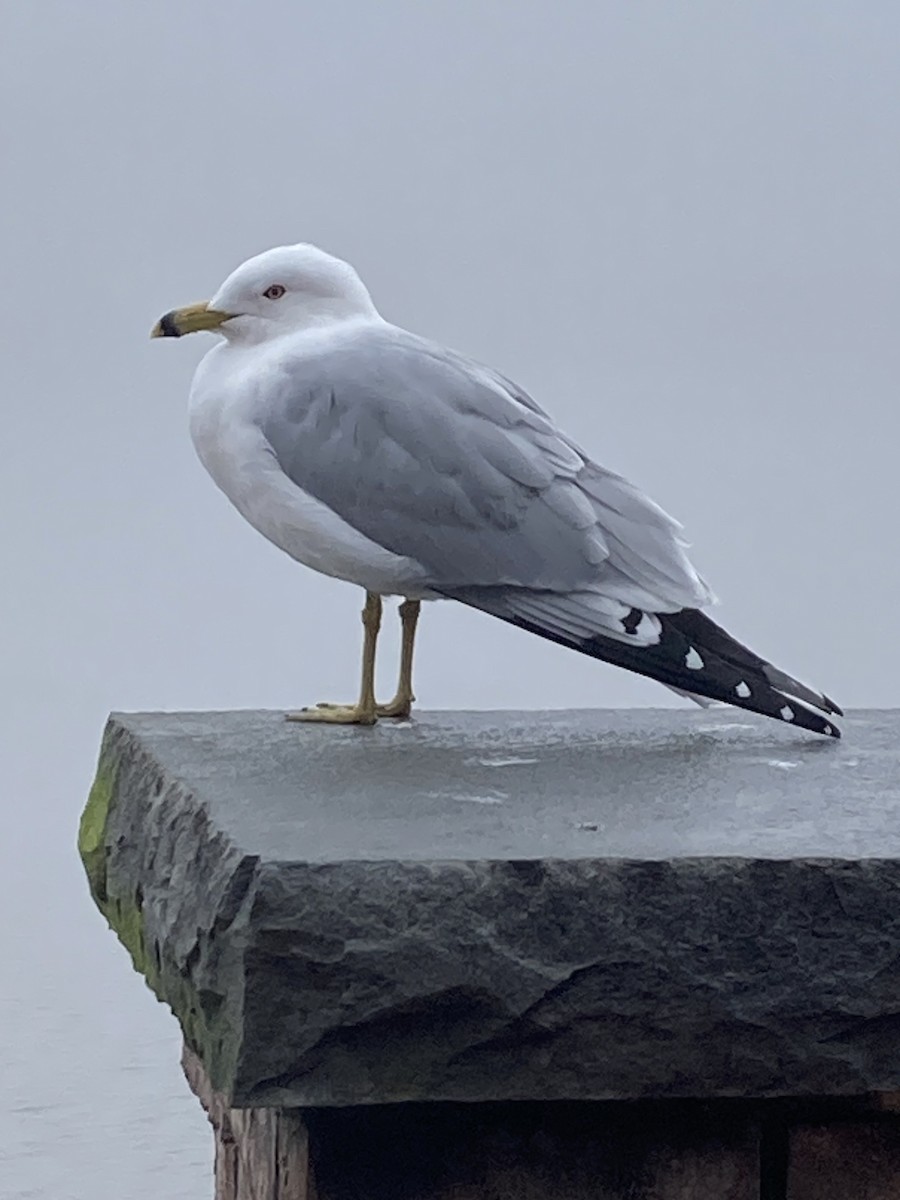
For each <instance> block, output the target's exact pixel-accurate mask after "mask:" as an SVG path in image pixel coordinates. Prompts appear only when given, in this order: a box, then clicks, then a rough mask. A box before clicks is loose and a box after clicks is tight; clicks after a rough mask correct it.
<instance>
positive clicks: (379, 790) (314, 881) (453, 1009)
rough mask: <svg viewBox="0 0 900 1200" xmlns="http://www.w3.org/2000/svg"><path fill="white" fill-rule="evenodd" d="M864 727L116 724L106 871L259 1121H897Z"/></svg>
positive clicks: (571, 722) (103, 898)
mask: <svg viewBox="0 0 900 1200" xmlns="http://www.w3.org/2000/svg"><path fill="white" fill-rule="evenodd" d="M843 728H844V735H845V736H844V740H843V741H841V742H833V741H826V740H824V739H817V738H814V737H810V736H804V735H803V734H802V733H799V732H797V731H792V730H790V729H783V728H781V727H780V726H778V725H775V724H773V723H771V722H763V721H758V720H755V719H752V718H745V717H744V716H743V714H741V713H739V712H736V711H734V710H725V709H723V710H716V711H712V712H704V713H693V712H681V711H646V710H642V711H628V712H612V711H590V712H554V713H546V714H542V713H471V714H466V713H432V714H426V715H424V716H423V717H420V718H419V719H418V720H417V721H416V722H414V723H413V724H411V725H406V726H402V725H401V726H398V725H388V724H387V723H383V724H382V725H380V726H378V727H376V728H374V729H352V728H340V729H335V728H322V727H311V726H298V725H296V724H287V723H286V722H284V721H283V719H282V717H281V714H279V713H260V712H238V713H215V714H140V715H129V716H119V717H114V718H112V719H111V721H110V725H109V727H108V729H107V732H106V735H105V738H104V745H103V750H102V753H101V765H100V773H99V775H98V780H100V779H102V780H104V781H105V782H104V784H103V787H102V788H100V789H99V790H97V789H95V790H96V791H97V795H98V796H99V797H100V799H99V800H97V799H95V800H93V801H92V804H93V805H94V810H93V812H92V823H93V827H94V828H95V829H98V830H99V834H98V837H99V841H100V843H101V845H100V849H99V851H98V852H97V853H95V854H94V855H93V857H92V858H91V859H90V866H89V873H90V876H91V881H92V887H93V889H94V894H95V897H96V898H97V899H98V903H100V904H101V907H102V908H103V910H104V912H105V913H106V915H107V917H108V918H109V919H110V921H111V923H112V924H113V926H114V927H115V928H116V929H117V931H118V932H119V934H120V936H121V937H122V938H123V940H124V941H125V942H126V944H127V945H128V946H129V949H130V950H131V952H132V955H133V957H134V959H135V963H136V965H137V966H138V969H140V970H141V971H142V972H143V973H144V974H145V975H146V976H147V978H148V981H149V982H150V984H151V986H152V987H153V988H154V990H155V991H156V992H157V994H158V995H160V997H161V998H163V999H165V1000H167V1001H168V1002H169V1003H170V1004H171V1005H172V1007H173V1008H174V1010H175V1012H176V1015H177V1016H178V1017H179V1019H180V1020H181V1022H182V1024H183V1026H184V1028H185V1033H186V1037H187V1039H188V1041H189V1042H190V1043H191V1044H192V1045H193V1046H194V1047H195V1049H196V1050H197V1051H198V1053H199V1054H200V1056H201V1058H202V1060H203V1062H204V1063H205V1065H206V1068H207V1070H208V1071H209V1073H210V1077H211V1079H212V1081H213V1084H214V1086H215V1087H217V1088H218V1089H219V1090H221V1091H222V1092H223V1093H225V1094H226V1095H227V1096H229V1097H230V1098H231V1099H232V1100H233V1101H234V1102H235V1103H236V1104H239V1105H247V1104H253V1105H321V1106H328V1105H352V1104H363V1103H387V1102H391V1101H399V1100H441V1099H445V1100H506V1099H531V1100H540V1099H546V1100H550V1099H615V1098H618V1099H624V1098H639V1097H656V1098H664V1097H675V1096H701V1097H702V1096H774V1095H822V1094H826V1095H841V1094H844V1095H856V1094H861V1093H863V1092H867V1091H872V1090H887V1091H893V1090H897V1089H900V1054H898V1052H897V1040H898V1035H900V820H898V816H900V750H898V742H900V713H895V712H869V713H865V712H856V713H851V714H850V716H849V719H847V720H846V721H845V722H843ZM83 849H84V848H83ZM86 861H87V857H86Z"/></svg>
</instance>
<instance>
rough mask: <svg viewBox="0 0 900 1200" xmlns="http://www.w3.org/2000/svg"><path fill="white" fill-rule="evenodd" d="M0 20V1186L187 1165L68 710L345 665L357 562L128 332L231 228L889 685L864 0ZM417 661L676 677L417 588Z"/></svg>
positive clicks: (192, 291) (894, 641)
mask: <svg viewBox="0 0 900 1200" xmlns="http://www.w3.org/2000/svg"><path fill="white" fill-rule="evenodd" d="M2 25H3V36H2V41H0V135H2V164H3V182H2V184H0V186H2V189H3V193H2V194H3V208H2V213H3V219H2V222H0V243H2V247H0V264H2V274H0V344H2V354H0V384H2V387H0V403H2V405H3V414H4V420H3V434H2V439H0V453H2V471H0V488H2V508H0V511H2V528H0V538H2V548H0V562H2V592H0V597H2V611H0V616H2V620H0V639H2V657H0V662H2V680H3V685H2V701H0V703H2V722H0V738H2V746H0V749H2V753H3V776H2V778H3V781H4V792H5V796H4V820H3V826H2V830H3V832H2V843H0V904H2V914H3V916H2V926H0V1043H2V1044H0V1063H2V1067H3V1070H2V1076H3V1082H2V1085H0V1111H2V1110H3V1109H4V1108H5V1109H6V1110H7V1111H6V1112H5V1113H4V1115H3V1126H4V1130H5V1133H4V1139H3V1144H2V1146H0V1175H2V1176H3V1177H4V1179H5V1180H9V1179H12V1181H13V1186H12V1190H9V1184H8V1183H7V1184H4V1191H3V1195H4V1197H5V1198H10V1197H16V1198H23V1200H24V1198H25V1197H41V1198H43V1197H53V1198H54V1200H67V1198H70V1197H71V1198H72V1200H82V1198H83V1197H91V1200H121V1197H123V1196H127V1197H129V1198H130V1200H144V1198H149V1197H151V1196H157V1195H166V1196H167V1197H169V1198H170V1200H180V1198H182V1197H183V1198H185V1200H186V1198H187V1197H191V1198H192V1200H193V1198H194V1197H198V1196H205V1195H208V1194H210V1191H211V1186H212V1185H211V1180H210V1177H209V1154H210V1139H209V1135H208V1133H207V1129H206V1125H205V1121H204V1119H203V1118H202V1116H201V1114H200V1110H199V1106H198V1105H197V1104H196V1102H195V1101H194V1100H193V1098H192V1097H190V1096H189V1095H188V1094H187V1091H186V1088H185V1086H184V1085H183V1083H182V1081H181V1078H180V1073H179V1069H178V1066H177V1053H178V1038H177V1034H176V1027H175V1022H174V1021H173V1019H172V1018H171V1016H170V1015H169V1013H168V1011H167V1010H165V1009H164V1008H163V1007H162V1006H159V1005H157V1004H156V1003H155V1002H154V1000H153V998H152V997H151V995H150V994H149V993H148V992H147V990H146V989H145V988H144V986H143V984H142V983H141V981H140V980H139V979H138V977H137V976H136V975H133V974H132V973H131V972H130V969H129V965H128V961H127V958H126V955H125V952H124V951H123V950H122V949H121V948H120V947H119V946H118V944H117V943H116V942H115V940H114V938H113V937H112V936H111V935H110V934H109V933H108V931H107V930H106V929H105V927H104V925H103V922H102V920H101V919H100V917H99V915H98V914H97V913H96V911H95V910H94V909H93V906H92V904H91V903H90V901H89V899H88V896H87V888H86V885H85V883H84V881H83V878H82V874H81V869H80V865H79V863H78V861H77V857H76V854H75V831H76V826H77V820H78V815H79V812H80V809H81V807H82V805H83V802H84V799H85V797H86V794H87V790H88V787H89V784H90V781H91V777H92V771H93V767H94V762H95V757H96V752H97V748H98V745H99V739H100V735H101V731H102V728H103V723H104V719H105V717H106V714H107V712H108V711H109V710H110V709H159V708H171V709H186V708H234V707H275V708H281V707H297V706H298V705H302V704H304V703H308V702H312V701H316V700H320V699H337V700H345V699H351V698H353V696H354V695H355V691H356V685H357V675H358V658H359V636H360V626H359V621H358V610H359V607H360V602H361V598H362V597H361V595H360V594H359V593H358V592H357V591H356V590H355V589H353V588H352V587H350V586H348V585H346V584H341V583H337V582H333V581H330V580H326V579H324V578H321V577H318V576H314V575H312V574H311V573H309V572H306V571H304V570H303V569H302V568H300V567H298V566H296V565H295V564H293V563H292V562H290V561H289V560H288V559H287V558H286V557H283V556H282V555H281V554H280V552H278V551H277V550H275V549H274V548H273V547H272V546H270V545H269V544H268V543H266V542H265V541H264V540H263V539H262V538H261V537H260V536H259V535H258V534H256V533H255V532H254V531H253V530H252V529H250V527H249V526H247V525H245V524H244V523H243V521H242V520H241V518H240V517H239V516H238V515H237V513H236V512H235V511H233V510H232V509H231V507H230V506H229V504H228V503H227V501H226V500H225V499H224V497H223V496H221V495H220V494H219V493H218V492H217V491H216V489H215V488H214V486H213V484H212V483H211V481H210V480H209V479H208V478H207V477H206V476H205V474H204V472H203V470H202V468H201V467H200V465H199V463H198V462H197V461H196V459H195V457H194V452H193V449H192V447H191V445H190V442H189V439H188V435H187V430H186V420H185V403H186V396H187V390H188V386H189V382H190V377H191V374H192V371H193V368H194V365H195V364H196V362H197V361H198V359H199V358H200V356H201V355H202V354H203V353H204V352H205V351H206V350H207V349H208V348H209V346H210V345H211V344H212V340H211V339H210V338H207V337H205V336H197V337H196V338H190V339H187V340H185V341H181V342H167V343H160V342H154V343H151V342H150V341H149V340H148V338H147V334H148V331H149V329H150V326H151V325H152V324H153V322H154V321H155V320H156V318H157V317H158V316H159V315H160V314H161V313H162V312H163V311H165V310H167V309H169V308H172V307H173V306H175V305H178V304H182V303H187V302H189V301H193V300H197V299H201V298H203V297H206V296H209V295H211V294H212V292H213V291H214V290H215V288H216V286H217V285H218V284H219V282H220V281H221V280H222V279H223V278H224V276H225V275H226V274H227V273H228V272H229V271H231V269H232V268H233V267H234V266H236V265H237V264H238V263H239V262H240V261H241V260H243V259H244V258H246V257H248V256H249V255H251V254H254V253H256V252H258V251H260V250H263V249H265V248H267V247H269V246H272V245H275V244H279V243H283V242H293V241H298V240H310V241H314V242H316V243H318V244H320V245H321V246H323V247H324V248H326V249H328V250H330V251H332V252H334V253H336V254H339V255H341V256H343V257H346V258H348V259H349V260H350V261H351V262H353V263H354V264H355V266H356V267H357V268H358V270H359V271H360V273H361V275H362V277H363V279H364V280H365V281H366V283H367V284H368V285H369V287H370V289H371V291H372V293H373V296H374V298H375V301H376V303H377V304H378V305H379V307H380V309H381V311H382V312H383V314H384V315H385V316H386V317H388V318H389V319H391V320H393V321H396V322H398V323H400V324H403V325H406V326H408V327H410V328H412V329H414V330H416V331H418V332H421V333H424V334H426V335H428V336H431V337H434V338H437V339H439V340H441V341H444V342H446V343H449V344H450V345H451V346H454V347H456V348H458V349H460V350H463V351H465V352H467V353H469V354H472V355H474V356H476V357H477V358H480V359H483V360H485V361H487V362H489V363H491V364H492V365H493V366H495V367H497V368H499V369H501V370H502V371H504V372H505V373H506V374H509V375H511V376H512V377H513V378H515V379H516V380H517V381H518V382H520V383H521V384H522V385H523V386H525V387H526V388H527V389H528V390H529V391H531V392H532V394H533V395H534V396H535V397H536V398H537V399H538V401H539V402H540V403H541V404H542V405H544V406H545V407H546V408H548V409H549V410H550V411H551V413H553V414H554V415H555V416H556V417H557V418H558V419H559V420H560V422H561V423H562V424H563V426H564V428H565V429H566V430H567V431H568V432H569V433H570V434H572V435H574V436H575V437H577V438H578V440H579V441H581V442H582V443H583V444H584V445H585V446H586V447H587V448H588V449H589V450H591V451H592V452H593V453H594V454H595V456H596V457H597V458H598V459H599V460H600V461H601V462H602V463H604V464H605V465H607V466H610V467H612V468H614V469H616V470H618V471H621V472H623V473H625V474H627V475H628V476H629V477H631V478H632V479H633V480H634V481H635V482H637V483H639V484H640V485H641V486H643V487H644V488H645V489H646V490H647V491H649V493H650V494H651V495H652V496H653V497H654V498H655V499H656V500H657V501H658V502H659V503H661V504H662V505H663V507H664V508H666V509H667V510H668V511H670V512H671V513H672V514H673V515H675V516H676V517H678V518H679V519H680V520H681V521H683V522H684V524H685V525H686V528H687V533H688V536H689V537H690V539H691V541H692V543H693V546H694V551H693V557H694V560H695V562H696V564H697V566H698V567H699V569H700V570H701V571H702V572H703V573H704V574H705V575H706V576H707V577H708V578H709V580H710V582H711V584H712V586H713V587H714V589H715V590H716V591H717V593H718V594H719V596H720V597H721V599H722V605H721V607H720V609H719V611H718V616H719V618H720V619H721V620H722V622H723V623H724V624H725V625H726V626H727V627H728V628H729V629H731V631H732V632H734V633H735V634H736V635H737V636H738V637H740V638H742V639H743V640H746V641H747V642H748V643H749V644H750V645H751V646H753V647H754V648H755V649H757V650H758V651H759V652H760V653H762V654H764V655H766V656H767V657H770V658H771V659H773V660H774V661H775V662H776V663H777V664H778V665H779V666H782V667H783V668H785V669H787V670H788V671H791V672H793V673H795V674H797V675H798V676H800V677H801V678H805V679H808V680H809V681H810V682H811V683H813V684H814V685H815V686H817V687H820V688H824V689H825V690H827V691H828V692H829V694H831V695H833V696H834V697H835V698H836V699H837V700H838V702H839V703H841V704H843V705H845V706H851V707H852V706H862V705H866V706H891V705H896V704H898V702H900V684H898V673H900V639H898V636H897V633H896V622H897V616H896V611H895V609H894V607H893V605H894V603H895V600H896V596H897V594H898V585H900V567H898V562H897V555H896V515H897V508H898V505H897V495H898V483H897V474H896V460H897V455H898V433H900V421H898V418H897V394H896V380H897V376H898V365H900V364H898V357H900V350H898V338H897V325H898V317H900V275H898V266H897V248H898V240H900V235H898V213H900V157H898V147H900V95H898V93H900V72H898V70H897V62H898V48H900V38H898V35H900V6H897V5H896V4H894V3H891V2H890V0H882V2H879V0H867V3H865V4H861V3H858V2H853V0H846V2H842V3H830V2H828V0H809V2H807V3H801V2H795V0H777V2H754V3H740V2H738V0H735V2H733V3H728V4H723V3H721V0H707V2H704V0H692V2H690V3H681V2H676V0H669V2H666V3H662V2H655V3H650V2H644V0H630V2H626V0H617V2H601V0H569V2H565V0H563V2H558V0H557V2H551V0H544V2H541V3H537V2H527V0H452V2H451V0H428V2H425V0H405V2H403V0H379V2H378V3H375V2H374V0H352V2H351V0H328V3H325V2H324V0H323V2H322V3H317V4H310V3H306V4H304V3H298V2H297V0H284V2H277V0H271V2H268V3H267V2H263V0H255V2H254V3H252V4H251V3H244V4H241V3H237V2H236V0H217V2H215V3H212V2H210V0H192V2H191V3H185V2H184V0H156V2H155V3H153V4H134V5H125V4H122V3H113V2H112V0H91V2H90V3H84V4H75V3H63V2H60V0H42V2H41V3H40V4H36V3H31V2H27V0H18V2H15V0H13V2H8V3H7V4H6V5H4V7H3V13H2ZM387 629H388V635H387V636H386V637H385V639H384V652H383V653H382V658H381V665H382V672H381V673H380V675H381V678H382V681H383V687H382V691H383V692H384V693H388V692H389V691H392V688H393V682H394V672H395V661H396V660H395V652H396V642H397V638H396V629H395V627H394V621H393V620H390V621H389V622H388V625H387ZM416 690H417V694H418V696H419V699H420V702H421V704H422V705H423V706H425V707H428V708H434V707H461V708H466V707H483V708H484V707H504V706H507V707H513V706H527V707H532V708H537V707H569V706H616V705H660V704H662V705H666V704H669V703H670V702H671V703H674V700H673V698H672V697H671V696H670V695H669V694H668V693H667V692H665V691H664V690H663V689H661V688H660V687H659V686H658V685H654V684H652V683H649V682H647V681H644V680H640V679H638V678H636V677H633V676H629V675H627V674H625V673H623V672H617V671H615V670H614V669H613V668H607V667H605V666H602V665H600V664H597V663H595V662H592V661H589V660H587V659H584V660H582V659H580V658H579V657H578V656H576V655H574V654H572V653H569V652H566V651H564V650H561V649H558V648H556V647H553V646H551V645H549V644H546V643H541V642H540V641H538V640H537V639H534V638H530V637H529V636H528V635H526V634H523V633H520V632H518V631H515V630H513V629H510V628H507V627H505V626H503V625H501V624H500V623H499V622H495V621H492V620H491V619H490V618H488V617H484V616H480V615H478V614H476V613H472V612H467V611H465V610H463V609H461V608H455V607H451V606H449V605H446V606H444V605H441V606H433V607H429V608H428V609H427V611H426V613H425V619H424V621H423V624H422V628H421V639H420V647H419V654H418V671H417V680H416ZM335 732H337V733H338V736H339V731H335ZM636 819H639V817H638V818H636ZM4 1156H5V1157H6V1159H7V1162H6V1164H5V1165H4V1163H3V1159H4Z"/></svg>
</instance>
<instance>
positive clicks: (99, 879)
mask: <svg viewBox="0 0 900 1200" xmlns="http://www.w3.org/2000/svg"><path fill="white" fill-rule="evenodd" d="M116 774H117V772H116V769H115V765H114V764H113V763H112V761H111V760H110V758H109V756H108V755H107V754H104V753H103V752H102V751H101V754H100V762H99V763H98V764H97V776H96V778H95V779H94V783H93V786H92V787H91V790H90V793H89V795H88V799H87V804H86V805H85V806H84V812H83V813H82V814H81V822H80V824H79V826H78V853H79V854H80V855H81V861H82V862H83V863H84V869H85V871H86V872H87V877H88V883H89V884H90V888H91V894H92V895H93V897H94V899H95V900H96V902H97V904H98V905H99V906H100V907H101V908H102V907H103V905H104V904H105V902H106V823H107V821H108V820H109V814H110V810H111V808H112V806H113V800H114V797H115V792H116Z"/></svg>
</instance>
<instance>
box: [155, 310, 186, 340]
mask: <svg viewBox="0 0 900 1200" xmlns="http://www.w3.org/2000/svg"><path fill="white" fill-rule="evenodd" d="M159 333H160V336H161V337H181V330H180V329H179V328H178V326H177V325H176V324H175V314H174V312H167V313H166V315H165V316H164V317H160V318H159Z"/></svg>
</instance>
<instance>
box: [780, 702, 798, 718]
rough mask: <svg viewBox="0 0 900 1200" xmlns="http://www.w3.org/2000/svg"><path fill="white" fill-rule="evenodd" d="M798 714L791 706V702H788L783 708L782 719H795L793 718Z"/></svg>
mask: <svg viewBox="0 0 900 1200" xmlns="http://www.w3.org/2000/svg"><path fill="white" fill-rule="evenodd" d="M796 715H797V714H796V713H795V712H794V710H793V709H792V708H791V706H790V705H789V704H786V705H785V706H784V708H782V709H781V719H782V721H793V719H794V717H795V716H796Z"/></svg>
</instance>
